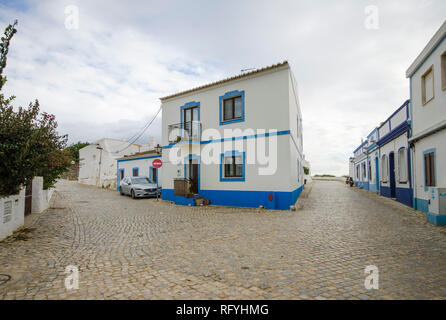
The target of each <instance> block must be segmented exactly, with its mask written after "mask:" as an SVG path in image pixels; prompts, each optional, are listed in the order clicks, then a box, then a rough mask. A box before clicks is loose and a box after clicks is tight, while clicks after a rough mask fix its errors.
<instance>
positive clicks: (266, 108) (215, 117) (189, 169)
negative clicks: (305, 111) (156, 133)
mask: <svg viewBox="0 0 446 320" xmlns="http://www.w3.org/2000/svg"><path fill="white" fill-rule="evenodd" d="M297 90H298V88H297V83H296V80H295V78H294V76H293V73H292V72H291V69H290V66H289V64H288V62H283V63H280V64H276V65H273V66H270V67H266V68H263V69H257V70H255V71H252V72H248V73H242V74H240V75H238V76H234V77H231V78H227V79H224V80H221V81H217V82H214V83H211V84H207V85H204V86H201V87H198V88H195V89H191V90H187V91H184V92H180V93H176V94H172V95H169V96H166V97H163V98H161V102H162V114H163V118H162V145H163V152H162V161H163V172H162V182H163V192H162V198H163V200H168V201H173V202H175V203H177V204H183V205H186V204H190V205H194V202H193V198H201V197H202V198H205V199H207V200H209V201H210V204H212V205H222V206H240V207H259V206H263V207H265V208H268V209H284V210H285V209H290V207H291V206H294V205H295V203H296V201H297V199H298V197H299V195H300V193H301V192H302V189H303V188H304V178H303V176H304V172H303V171H304V170H303V147H302V144H303V140H302V115H301V111H300V105H299V99H298V91H297ZM265 150H267V152H265ZM259 154H260V155H262V154H263V155H266V156H261V157H259V156H258V155H259ZM182 181H186V182H187V183H188V190H187V192H188V193H189V194H188V196H193V198H192V199H191V198H190V197H185V196H184V194H183V195H180V194H179V193H178V192H177V191H176V190H177V189H175V186H176V184H181V183H183V182H182Z"/></svg>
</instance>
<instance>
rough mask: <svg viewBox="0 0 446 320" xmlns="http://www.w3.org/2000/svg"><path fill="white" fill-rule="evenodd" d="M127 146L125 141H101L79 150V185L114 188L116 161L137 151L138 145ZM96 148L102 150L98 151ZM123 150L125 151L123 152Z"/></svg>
mask: <svg viewBox="0 0 446 320" xmlns="http://www.w3.org/2000/svg"><path fill="white" fill-rule="evenodd" d="M127 146H128V142H126V141H122V140H115V139H101V140H99V141H98V142H96V143H94V144H91V145H88V146H86V147H85V148H82V149H80V150H79V159H80V162H79V179H78V181H79V183H83V184H88V185H94V186H98V187H104V188H111V189H114V188H116V178H117V176H116V172H117V167H116V166H117V163H116V159H117V158H120V157H123V156H124V155H129V154H133V153H136V152H138V151H139V146H138V145H131V146H128V147H127ZM98 147H101V148H103V149H102V150H100V149H98ZM126 147H127V148H126ZM124 148H125V150H123V149H124ZM100 162H101V163H100Z"/></svg>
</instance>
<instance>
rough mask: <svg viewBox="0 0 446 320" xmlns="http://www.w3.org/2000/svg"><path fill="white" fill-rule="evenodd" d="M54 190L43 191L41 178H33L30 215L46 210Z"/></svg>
mask: <svg viewBox="0 0 446 320" xmlns="http://www.w3.org/2000/svg"><path fill="white" fill-rule="evenodd" d="M53 193H54V189H53V188H50V189H47V190H44V189H43V178H42V177H35V178H34V179H33V196H32V206H31V212H32V213H39V212H42V211H44V210H46V209H48V207H49V205H50V200H51V197H52V195H53Z"/></svg>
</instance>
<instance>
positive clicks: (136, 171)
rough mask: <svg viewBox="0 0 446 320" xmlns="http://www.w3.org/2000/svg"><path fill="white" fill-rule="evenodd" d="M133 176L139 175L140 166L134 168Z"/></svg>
mask: <svg viewBox="0 0 446 320" xmlns="http://www.w3.org/2000/svg"><path fill="white" fill-rule="evenodd" d="M132 176H134V177H137V176H139V168H133V169H132Z"/></svg>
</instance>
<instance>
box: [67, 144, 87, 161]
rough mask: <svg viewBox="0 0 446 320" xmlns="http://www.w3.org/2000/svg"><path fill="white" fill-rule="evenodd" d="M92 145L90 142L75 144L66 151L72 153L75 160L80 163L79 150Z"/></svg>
mask: <svg viewBox="0 0 446 320" xmlns="http://www.w3.org/2000/svg"><path fill="white" fill-rule="evenodd" d="M88 145H90V143H89V142H80V141H79V142H77V143H73V144H72V145H70V146H69V147H67V148H66V149H65V150H67V151H68V152H70V153H71V154H72V156H73V160H74V161H76V162H79V150H80V149H82V148H84V147H86V146H88Z"/></svg>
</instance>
